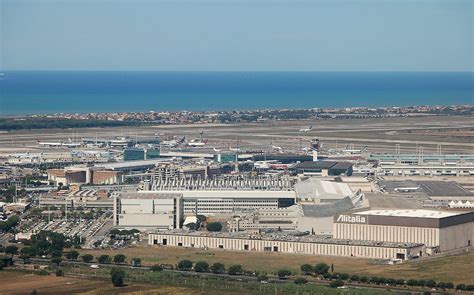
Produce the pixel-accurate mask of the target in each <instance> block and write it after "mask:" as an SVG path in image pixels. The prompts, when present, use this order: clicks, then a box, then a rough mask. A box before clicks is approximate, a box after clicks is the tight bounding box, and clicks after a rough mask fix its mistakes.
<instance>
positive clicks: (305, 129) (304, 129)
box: [300, 125, 313, 133]
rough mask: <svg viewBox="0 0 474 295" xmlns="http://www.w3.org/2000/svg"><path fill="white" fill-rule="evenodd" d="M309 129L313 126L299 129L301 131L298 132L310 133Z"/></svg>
mask: <svg viewBox="0 0 474 295" xmlns="http://www.w3.org/2000/svg"><path fill="white" fill-rule="evenodd" d="M311 129H313V125H309V127H308V128H301V129H300V132H304V133H306V132H309V131H311Z"/></svg>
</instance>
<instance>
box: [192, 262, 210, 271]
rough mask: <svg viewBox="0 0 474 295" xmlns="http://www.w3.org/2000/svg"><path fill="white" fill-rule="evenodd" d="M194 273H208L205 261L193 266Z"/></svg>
mask: <svg viewBox="0 0 474 295" xmlns="http://www.w3.org/2000/svg"><path fill="white" fill-rule="evenodd" d="M194 271H195V272H209V264H208V263H207V262H205V261H198V262H196V264H195V265H194Z"/></svg>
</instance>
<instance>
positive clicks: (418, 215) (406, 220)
mask: <svg viewBox="0 0 474 295" xmlns="http://www.w3.org/2000/svg"><path fill="white" fill-rule="evenodd" d="M333 232H334V238H335V239H351V240H367V241H380V242H389V243H416V244H424V245H425V246H426V252H427V254H433V253H437V252H444V251H449V250H454V249H458V248H463V247H469V246H472V244H473V241H474V212H468V213H465V212H452V211H450V212H445V211H435V210H368V211H360V212H354V213H342V214H337V215H336V216H334V230H333Z"/></svg>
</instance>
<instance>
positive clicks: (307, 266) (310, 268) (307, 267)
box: [300, 264, 314, 275]
mask: <svg viewBox="0 0 474 295" xmlns="http://www.w3.org/2000/svg"><path fill="white" fill-rule="evenodd" d="M300 269H301V271H302V272H303V274H304V275H308V274H310V273H312V272H313V271H314V268H313V266H312V265H311V264H303V265H302V266H300Z"/></svg>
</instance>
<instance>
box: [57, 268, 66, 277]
mask: <svg viewBox="0 0 474 295" xmlns="http://www.w3.org/2000/svg"><path fill="white" fill-rule="evenodd" d="M56 276H57V277H63V276H64V272H63V270H62V269H57V270H56Z"/></svg>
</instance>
